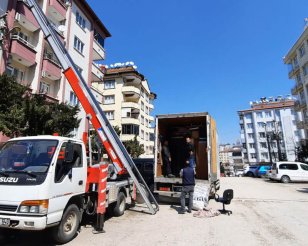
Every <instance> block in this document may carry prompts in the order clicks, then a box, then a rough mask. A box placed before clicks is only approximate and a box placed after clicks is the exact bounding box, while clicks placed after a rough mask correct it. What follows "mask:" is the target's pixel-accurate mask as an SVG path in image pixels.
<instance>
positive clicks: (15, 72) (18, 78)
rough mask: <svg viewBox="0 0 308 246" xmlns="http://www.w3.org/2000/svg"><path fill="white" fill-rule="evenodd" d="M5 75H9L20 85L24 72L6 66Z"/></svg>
mask: <svg viewBox="0 0 308 246" xmlns="http://www.w3.org/2000/svg"><path fill="white" fill-rule="evenodd" d="M6 74H7V75H10V76H12V77H15V79H16V82H18V83H22V82H23V80H24V72H23V71H20V70H19V69H17V68H14V67H10V66H7V67H6Z"/></svg>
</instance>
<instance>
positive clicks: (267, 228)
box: [0, 177, 308, 246]
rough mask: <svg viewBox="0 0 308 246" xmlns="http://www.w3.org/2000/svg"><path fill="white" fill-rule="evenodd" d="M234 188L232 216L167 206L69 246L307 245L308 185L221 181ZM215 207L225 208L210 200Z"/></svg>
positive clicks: (32, 237)
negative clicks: (181, 211)
mask: <svg viewBox="0 0 308 246" xmlns="http://www.w3.org/2000/svg"><path fill="white" fill-rule="evenodd" d="M227 188H231V189H234V199H233V200H232V203H231V204H230V205H229V206H227V207H226V208H227V209H230V210H232V211H233V214H232V215H230V216H228V215H219V216H217V217H212V218H196V217H193V215H192V214H188V213H187V214H184V215H179V214H178V213H177V211H176V209H175V208H174V207H172V206H170V205H167V204H163V205H161V206H160V211H159V212H158V213H157V214H156V215H148V214H144V213H138V212H134V211H126V212H125V214H124V215H123V216H122V217H119V218H115V217H112V218H109V219H108V220H107V221H106V222H105V228H104V229H105V231H106V233H103V234H93V233H92V228H91V227H82V228H81V232H80V233H79V235H78V236H77V237H76V238H75V239H74V240H72V241H71V242H70V243H68V244H66V245H71V246H77V245H100V246H102V245H117V246H118V245H203V246H204V245H224V246H225V245H296V246H300V245H308V233H307V228H308V208H307V207H308V183H292V184H281V183H276V182H270V181H266V180H264V179H258V178H248V177H247V178H246V177H244V178H235V177H231V178H222V180H221V190H220V191H219V194H222V192H223V190H224V189H227ZM209 207H211V208H221V207H222V205H221V204H219V203H216V202H215V201H213V200H211V201H210V203H209ZM0 245H10V246H13V245H14V246H15V245H53V244H52V242H51V241H50V239H49V237H48V234H47V233H44V232H38V233H16V234H15V235H13V237H11V238H10V239H9V240H7V239H5V240H3V238H2V241H1V239H0Z"/></svg>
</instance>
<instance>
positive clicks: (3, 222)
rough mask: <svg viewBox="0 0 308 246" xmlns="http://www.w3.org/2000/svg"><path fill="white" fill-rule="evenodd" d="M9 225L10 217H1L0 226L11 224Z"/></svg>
mask: <svg viewBox="0 0 308 246" xmlns="http://www.w3.org/2000/svg"><path fill="white" fill-rule="evenodd" d="M9 225H10V219H7V218H0V226H9Z"/></svg>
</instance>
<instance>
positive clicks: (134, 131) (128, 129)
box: [122, 124, 139, 135]
mask: <svg viewBox="0 0 308 246" xmlns="http://www.w3.org/2000/svg"><path fill="white" fill-rule="evenodd" d="M122 134H128V135H139V126H138V125H134V124H123V125H122Z"/></svg>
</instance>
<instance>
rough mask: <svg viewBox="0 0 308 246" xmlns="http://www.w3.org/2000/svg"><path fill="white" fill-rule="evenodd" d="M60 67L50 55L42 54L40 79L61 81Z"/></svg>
mask: <svg viewBox="0 0 308 246" xmlns="http://www.w3.org/2000/svg"><path fill="white" fill-rule="evenodd" d="M61 75H62V74H61V66H60V64H59V63H58V61H57V60H56V59H55V57H54V56H53V55H52V54H48V53H46V54H44V59H43V67H42V77H45V78H48V79H51V80H58V79H61Z"/></svg>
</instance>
